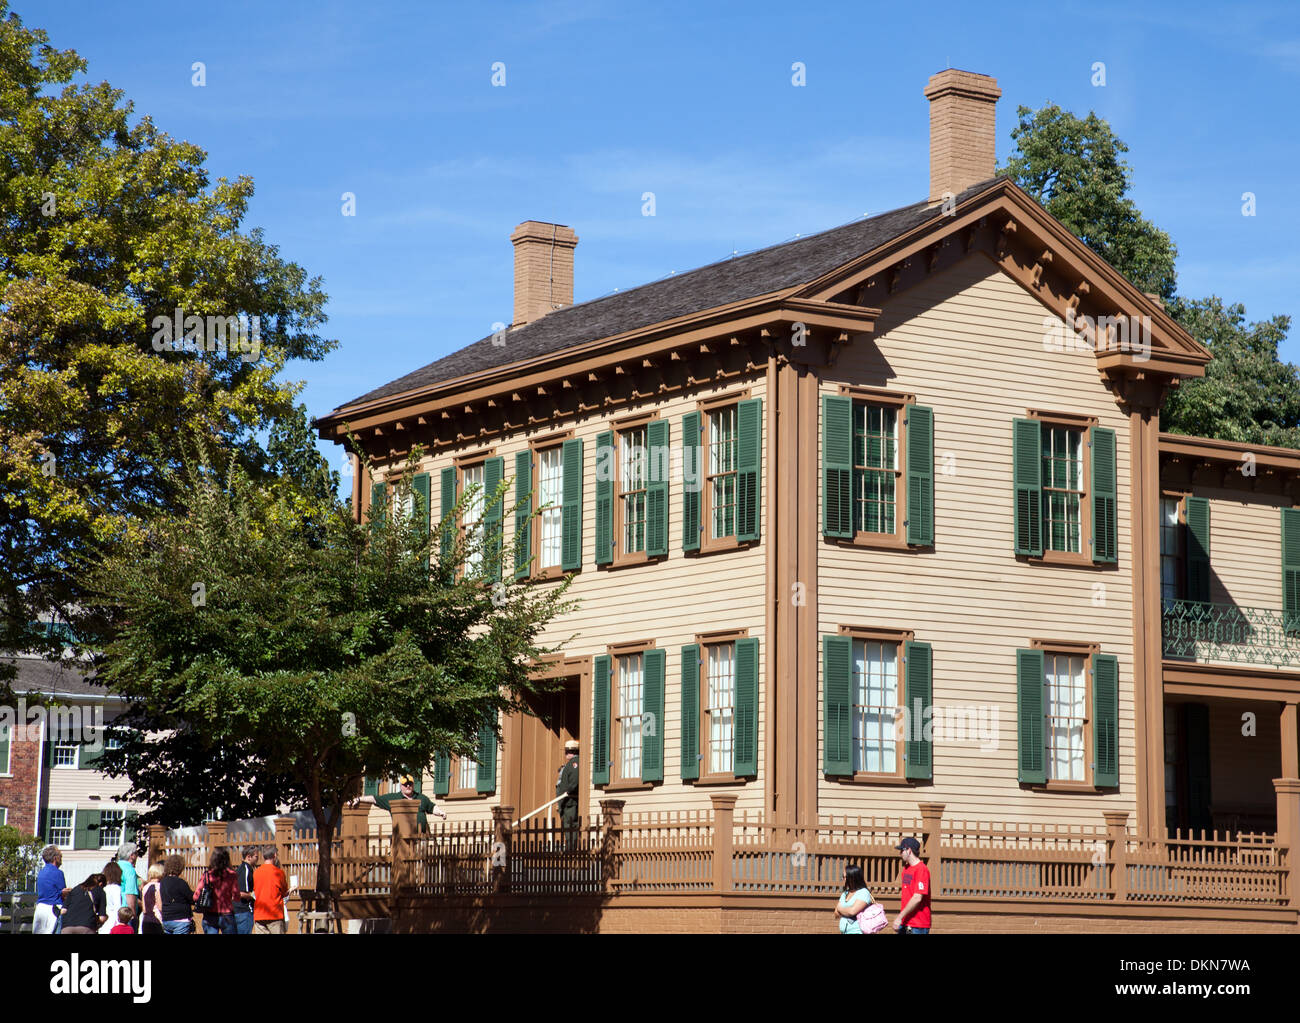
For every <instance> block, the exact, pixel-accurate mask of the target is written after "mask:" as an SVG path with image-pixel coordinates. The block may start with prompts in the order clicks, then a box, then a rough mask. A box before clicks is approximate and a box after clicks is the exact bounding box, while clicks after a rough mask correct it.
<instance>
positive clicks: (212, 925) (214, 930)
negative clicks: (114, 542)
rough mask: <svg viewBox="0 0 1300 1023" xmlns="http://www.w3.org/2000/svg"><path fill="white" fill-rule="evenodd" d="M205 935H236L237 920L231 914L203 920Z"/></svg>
mask: <svg viewBox="0 0 1300 1023" xmlns="http://www.w3.org/2000/svg"><path fill="white" fill-rule="evenodd" d="M203 933H204V934H234V933H235V918H234V917H233V916H232V915H231V914H229V913H221V914H217V915H213V916H205V917H204V918H203Z"/></svg>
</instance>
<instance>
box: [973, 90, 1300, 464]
mask: <svg viewBox="0 0 1300 1023" xmlns="http://www.w3.org/2000/svg"><path fill="white" fill-rule="evenodd" d="M1016 113H1017V117H1018V119H1019V120H1018V122H1017V125H1016V127H1015V128H1014V129H1013V130H1012V132H1011V138H1012V139H1013V141H1014V142H1015V144H1016V148H1015V150H1014V152H1013V153H1012V155H1011V158H1010V159H1009V160H1008V161H1007V164H1006V166H1005V167H1003V168H1002V169H1001V170H1000V171H999V173H1000V174H1009V175H1010V176H1011V177H1012V178H1013V179H1014V180H1015V182H1016V184H1018V185H1019V186H1020V187H1021V188H1023V189H1024V190H1025V191H1026V192H1028V193H1029V194H1030V195H1032V196H1033V197H1034V198H1035V199H1037V200H1038V202H1039V203H1040V204H1041V205H1042V206H1043V208H1044V209H1046V210H1047V212H1048V213H1050V214H1051V215H1052V216H1054V217H1055V218H1056V219H1057V220H1059V221H1061V223H1063V224H1064V225H1065V226H1066V227H1067V228H1069V229H1070V230H1071V231H1073V232H1074V233H1075V234H1076V235H1077V236H1078V237H1079V238H1080V239H1081V240H1083V241H1084V242H1085V243H1086V244H1087V245H1088V247H1089V248H1091V249H1092V250H1093V251H1094V252H1096V253H1097V254H1098V255H1099V256H1101V257H1102V258H1103V259H1105V260H1106V261H1107V262H1108V263H1110V265H1111V266H1113V267H1114V268H1115V269H1116V270H1118V271H1119V272H1120V273H1122V274H1123V275H1124V276H1125V277H1127V278H1128V279H1129V280H1130V281H1131V282H1132V283H1133V284H1135V285H1137V287H1139V288H1140V289H1141V290H1142V291H1146V292H1151V293H1154V294H1158V295H1160V297H1161V298H1162V299H1163V300H1164V301H1165V307H1166V309H1167V311H1168V312H1169V314H1170V315H1171V316H1172V317H1173V318H1174V319H1175V320H1177V321H1178V322H1179V323H1180V324H1181V325H1182V326H1183V327H1184V328H1185V329H1186V330H1187V331H1188V333H1190V334H1191V335H1192V336H1193V337H1194V338H1195V339H1196V340H1197V341H1199V342H1200V343H1201V344H1203V345H1205V346H1206V348H1208V349H1209V350H1210V352H1211V354H1213V356H1214V360H1213V361H1212V362H1211V363H1210V364H1209V366H1208V367H1206V372H1205V377H1204V378H1203V379H1193V380H1187V381H1184V382H1183V383H1182V385H1181V386H1180V387H1178V388H1176V389H1171V390H1170V391H1169V393H1168V394H1167V395H1166V397H1165V404H1164V408H1163V410H1162V413H1161V425H1162V427H1163V428H1164V429H1166V430H1168V431H1170V432H1172V433H1186V434H1193V435H1196V436H1201V437H1216V438H1219V439H1221V440H1232V441H1239V442H1242V443H1252V444H1276V445H1282V446H1286V447H1300V371H1298V370H1297V367H1296V366H1294V365H1293V364H1292V363H1289V362H1282V360H1281V358H1280V357H1279V346H1280V345H1281V344H1282V342H1283V341H1285V340H1286V336H1287V331H1288V330H1289V329H1290V326H1291V319H1290V317H1289V316H1274V317H1272V318H1271V319H1268V320H1261V321H1259V322H1256V323H1252V324H1250V325H1247V324H1246V311H1245V309H1244V307H1242V306H1241V305H1226V304H1225V303H1224V302H1223V300H1222V299H1220V298H1219V297H1217V296H1210V297H1209V298H1203V299H1188V298H1185V297H1181V296H1178V295H1176V294H1175V284H1176V281H1177V276H1176V272H1175V268H1174V262H1175V259H1176V258H1177V255H1178V250H1177V249H1176V248H1175V246H1174V244H1173V242H1172V241H1170V238H1169V235H1167V234H1165V232H1164V231H1161V230H1160V229H1159V228H1157V227H1156V226H1155V225H1154V224H1152V223H1151V222H1150V221H1148V220H1146V219H1145V218H1144V217H1143V216H1142V214H1141V212H1140V211H1139V210H1138V209H1137V207H1136V206H1135V205H1134V204H1133V201H1132V200H1131V199H1130V198H1129V197H1128V192H1129V188H1130V185H1131V178H1130V169H1129V166H1128V164H1127V163H1125V162H1124V161H1123V160H1122V158H1121V154H1123V153H1126V152H1128V146H1126V145H1125V144H1124V143H1123V142H1122V141H1121V140H1120V139H1119V138H1117V137H1116V136H1115V134H1114V132H1113V131H1111V128H1110V125H1109V124H1108V123H1107V122H1106V121H1105V120H1103V119H1101V118H1099V117H1098V116H1097V115H1096V114H1095V113H1091V112H1090V113H1089V114H1088V116H1087V117H1086V118H1079V117H1077V116H1075V115H1074V114H1072V113H1070V112H1068V111H1064V110H1062V109H1061V108H1060V107H1058V106H1055V105H1054V104H1049V105H1047V106H1045V107H1043V108H1042V109H1040V110H1036V111H1034V110H1030V109H1029V108H1028V107H1020V108H1019V109H1018V110H1017V112H1016Z"/></svg>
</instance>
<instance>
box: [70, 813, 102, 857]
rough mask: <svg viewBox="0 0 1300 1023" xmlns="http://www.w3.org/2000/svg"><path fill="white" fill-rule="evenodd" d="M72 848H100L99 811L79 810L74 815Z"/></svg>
mask: <svg viewBox="0 0 1300 1023" xmlns="http://www.w3.org/2000/svg"><path fill="white" fill-rule="evenodd" d="M72 826H73V834H72V848H74V849H98V848H99V811H98V810H78V811H76V812H75V813H74V814H73V815H72Z"/></svg>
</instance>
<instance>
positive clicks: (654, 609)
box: [421, 372, 771, 819]
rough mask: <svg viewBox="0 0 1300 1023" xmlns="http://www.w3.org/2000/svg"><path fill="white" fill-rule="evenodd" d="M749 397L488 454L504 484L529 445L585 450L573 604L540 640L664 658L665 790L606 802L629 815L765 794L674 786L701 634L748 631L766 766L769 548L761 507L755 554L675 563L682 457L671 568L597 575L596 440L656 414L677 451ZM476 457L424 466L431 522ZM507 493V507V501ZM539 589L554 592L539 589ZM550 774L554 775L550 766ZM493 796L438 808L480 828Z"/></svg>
mask: <svg viewBox="0 0 1300 1023" xmlns="http://www.w3.org/2000/svg"><path fill="white" fill-rule="evenodd" d="M746 388H747V389H748V390H749V396H750V397H752V398H763V399H764V400H765V401H766V400H767V396H766V378H765V376H764V374H763V373H762V372H759V373H755V374H752V375H751V376H748V377H746V378H737V379H735V380H731V381H727V382H726V383H725V384H724V385H720V386H716V387H699V388H696V389H695V390H693V391H691V392H689V393H687V394H684V395H677V396H673V397H672V398H669V399H667V400H663V401H650V402H646V403H644V404H643V405H641V406H639V407H637V406H623V407H620V408H619V409H618V411H617V413H615V414H614V415H611V416H600V415H588V416H583V417H581V418H577V419H570V420H565V421H562V422H559V423H556V424H550V425H548V426H547V427H546V428H545V429H538V430H534V431H530V432H522V433H519V434H517V435H515V436H512V437H509V438H507V439H505V440H499V441H497V442H495V443H494V444H492V447H493V449H494V454H496V455H499V456H501V457H503V458H504V459H505V466H504V470H505V475H506V476H507V477H511V476H513V475H514V458H515V452H517V451H519V450H521V449H524V448H526V447H527V446H528V443H529V440H530V439H531V438H532V437H535V436H547V435H550V434H552V433H554V432H555V431H556V430H572V431H573V436H575V437H580V438H581V439H582V441H583V459H584V483H583V509H582V547H583V557H582V571H581V572H579V573H577V576H576V578H575V580H574V583H573V585H572V587H571V588H570V589H569V596H570V597H573V598H575V599H577V600H579V601H580V602H581V603H580V606H579V608H578V609H577V611H575V612H574V613H572V614H570V615H568V616H566V617H564V618H562V619H560V620H558V621H557V622H556V623H554V625H553V626H552V627H551V628H550V629H549V630H547V631H546V633H545V634H544V639H543V641H544V642H548V643H549V642H560V641H562V640H567V639H568V637H570V636H573V638H572V640H570V641H568V642H567V643H566V645H565V647H564V654H565V655H566V656H568V657H588V656H595V655H598V654H603V653H605V650H606V647H607V646H608V645H609V644H611V643H623V642H628V641H634V640H654V641H655V645H656V646H658V647H660V648H661V649H663V650H665V651H666V652H667V657H666V666H665V680H664V681H665V685H664V714H665V718H666V720H665V721H664V722H663V723H662V731H663V735H664V782H663V784H662V785H656V786H655V787H654V788H653V789H652V790H650V791H643V792H619V793H610V796H611V797H614V796H616V797H617V798H619V799H623V800H625V801H626V804H627V805H626V807H625V811H626V812H639V811H642V810H668V809H705V808H707V807H709V806H710V805H711V803H710V800H709V796H710V795H711V794H713V793H715V792H734V793H736V794H737V795H738V796H739V800H738V802H737V808H738V809H741V810H744V809H749V810H761V809H762V807H763V790H762V788H761V786H762V785H763V784H764V779H763V777H762V774H761V773H760V776H759V778H758V779H757V780H755V781H751V782H749V783H748V784H743V785H736V786H734V787H733V786H722V787H718V786H708V787H705V786H700V787H698V788H697V787H695V786H693V785H682V784H681V781H680V779H679V777H678V776H679V773H680V771H679V765H680V762H681V746H680V734H681V706H680V700H681V696H680V688H679V687H680V681H681V647H682V646H683V645H685V644H687V643H693V642H694V641H695V636H696V634H697V633H700V632H711V631H717V630H722V629H743V628H747V629H749V635H750V636H752V637H755V638H757V639H758V640H759V682H758V705H759V722H758V734H759V740H758V763H759V765H760V772H761V765H762V764H763V762H764V759H763V758H764V756H765V753H766V742H765V735H764V729H765V727H766V716H765V707H764V704H765V698H764V695H763V694H764V687H765V686H766V678H765V662H766V654H765V648H766V642H767V640H766V636H765V628H764V622H765V615H764V611H765V607H764V590H765V585H766V580H765V561H764V559H765V547H766V545H767V544H768V543H770V542H771V536H770V531H769V528H768V522H767V516H766V497H764V500H763V501H762V502H760V504H761V505H762V506H763V512H762V513H761V514H762V520H761V523H762V524H761V537H762V539H761V541H760V543H759V544H758V545H757V546H755V547H753V548H752V549H746V550H736V551H727V552H722V553H716V554H705V555H701V556H694V555H692V556H689V557H687V556H685V555H683V553H682V542H681V532H682V515H681V495H682V490H681V487H682V483H681V481H680V468H679V467H680V460H679V459H680V456H679V455H678V456H677V457H675V458H674V470H673V471H674V474H675V476H676V477H677V478H674V480H673V481H672V483H671V485H670V488H669V498H668V507H669V512H668V558H667V561H666V562H664V563H657V564H646V565H637V566H631V567H627V568H614V569H609V568H603V567H602V568H600V569H598V568H597V566H596V553H595V552H596V477H595V473H596V437H597V435H599V434H600V433H601V432H603V431H605V430H608V429H612V428H613V426H612V423H613V420H614V419H625V418H627V417H628V416H632V415H635V414H636V413H638V412H640V411H656V412H658V414H659V417H660V418H661V419H666V420H668V422H669V442H670V444H671V445H672V446H673V448H674V449H676V450H678V451H680V446H681V443H682V436H681V417H682V416H683V415H685V414H686V413H688V412H693V411H695V410H696V403H697V401H699V400H700V399H701V398H706V397H709V396H712V395H722V394H729V393H732V392H736V391H740V390H742V389H746ZM762 440H763V448H764V450H765V451H766V449H767V447H768V443H769V440H770V438H769V437H768V424H767V419H766V410H765V414H764V417H763V438H762ZM482 449H483V445H481V444H467V445H464V446H460V447H456V448H451V449H448V450H447V451H446V452H443V453H441V454H439V455H438V456H437V457H436V458H430V459H426V460H425V462H424V463H422V465H421V471H424V472H429V473H431V479H430V484H431V486H430V489H431V495H432V503H433V520H434V522H435V523H436V522H437V521H438V519H439V518H441V515H442V509H441V508H440V507H439V472H440V471H441V470H442V468H443V467H444V466H447V465H450V464H452V462H453V460H454V458H455V457H457V456H459V455H462V454H465V453H468V452H472V451H479V450H482ZM770 478H771V477H770V475H769V473H768V468H767V465H766V458H765V459H764V466H763V484H762V485H763V494H764V495H766V494H767V487H768V486H769V485H770V484H769V479H770ZM513 493H514V491H513V487H512V488H511V491H510V495H509V498H508V500H510V501H512V500H513ZM506 518H507V521H506V523H505V540H506V543H509V542H510V540H511V538H512V537H513V534H514V519H513V517H512V516H506ZM541 585H555V584H548V583H543V584H541ZM591 711H592V708H591V706H590V704H589V703H588V704H587V705H585V706H583V708H582V714H583V720H582V732H583V734H582V736H581V742H582V748H583V758H582V763H583V767H582V774H583V778H584V779H585V780H586V781H587V782H588V783H589V782H590V778H591V763H590V760H589V759H588V757H587V755H588V753H589V751H590V748H591ZM505 755H506V754H505V751H504V750H501V751H498V761H497V765H498V771H497V774H498V786H499V784H500V781H499V780H500V777H501V764H502V759H501V758H502V757H503V756H505ZM556 766H557V767H558V766H559V765H556ZM425 790H426V791H427V792H429V793H432V791H433V779H432V777H429V778H427V779H426V781H425ZM589 795H590V806H591V809H592V811H593V813H594V812H596V810H597V808H598V805H599V800H600V799H601V798H602V796H603V795H604V793H603V792H602V791H601V790H599V789H596V788H594V787H593V788H591V790H590V793H589ZM499 801H500V799H499V795H494V796H491V797H483V798H478V799H472V800H463V801H461V800H447V801H443V800H440V801H439V802H440V804H441V805H442V806H443V808H444V809H445V810H446V811H447V813H448V815H449V816H450V817H451V818H452V819H462V818H474V819H481V818H483V817H484V816H486V815H487V813H488V808H489V807H491V806H493V805H495V804H497V803H499Z"/></svg>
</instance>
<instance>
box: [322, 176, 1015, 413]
mask: <svg viewBox="0 0 1300 1023" xmlns="http://www.w3.org/2000/svg"><path fill="white" fill-rule="evenodd" d="M1000 180H1002V179H1001V178H991V179H990V180H988V181H984V182H981V183H979V184H977V185H972V186H971V187H970V188H968V189H966V190H965V191H964V192H962V193H961V194H960V195H959V196H957V201H958V202H959V203H960V202H964V201H965V200H966V199H968V198H970V197H971V196H974V195H976V194H978V193H979V192H982V191H984V190H985V189H987V188H989V187H990V186H992V185H994V184H996V183H997V182H998V181H1000ZM942 215H943V209H942V207H939V206H930V205H928V204H927V203H924V202H919V203H915V204H913V205H911V206H904V207H902V208H901V209H896V210H891V211H890V212H888V213H881V214H879V215H878V216H875V217H869V218H867V219H865V220H856V221H854V222H853V223H851V224H844V225H843V226H841V227H835V228H831V229H830V230H829V231H822V232H821V233H820V234H812V235H808V236H807V237H806V238H797V239H795V240H794V241H791V242H785V243H783V244H781V245H773V246H770V247H769V248H766V249H759V250H758V251H757V252H750V253H746V254H745V255H743V256H736V257H733V258H731V259H724V260H721V261H719V262H717V263H710V264H708V265H707V266H702V267H699V268H698V269H695V270H688V271H686V272H685V273H680V274H675V275H674V276H672V277H668V278H666V279H664V280H661V281H655V282H654V283H652V284H643V285H641V286H640V287H637V288H631V289H629V290H627V291H620V292H617V293H615V294H613V295H606V296H605V297H603V298H597V299H592V300H591V301H590V302H580V303H578V304H577V305H571V306H566V307H565V308H563V309H558V310H556V311H555V312H553V313H549V314H547V315H546V316H544V317H542V318H541V319H540V320H535V321H533V322H532V323H528V324H525V325H524V326H522V327H520V328H519V329H518V330H512V331H511V332H510V343H509V345H506V346H502V345H494V344H493V343H492V336H491V335H488V336H487V337H485V338H482V339H481V340H479V341H475V342H474V343H473V344H471V345H467V346H466V347H464V348H462V349H460V350H459V351H456V352H452V353H451V354H450V355H445V356H443V357H442V358H441V359H438V360H436V361H434V362H431V363H429V364H428V365H427V366H424V367H422V368H420V369H417V370H415V371H414V372H413V373H407V374H406V375H405V376H403V377H398V378H397V379H396V380H394V381H392V382H391V383H387V384H384V386H382V387H377V388H375V390H373V391H368V392H367V393H365V394H363V395H361V396H360V397H357V398H353V399H352V400H351V401H349V402H347V403H346V404H344V405H341V406H340V407H339V409H336V410H335V411H336V412H337V411H339V410H341V409H347V408H350V407H352V406H354V405H360V404H363V403H366V402H370V401H374V400H376V399H379V398H387V397H390V396H392V395H395V394H401V393H403V392H405V391H415V390H419V389H421V388H425V387H429V386H432V385H434V384H438V383H442V382H443V381H446V380H454V379H455V378H456V377H462V376H468V375H469V374H472V373H479V372H482V371H483V370H487V369H492V368H494V367H496V366H502V365H505V364H506V363H510V362H517V361H519V360H521V359H530V358H535V357H537V356H540V355H549V354H551V353H553V352H560V351H563V350H564V349H565V348H569V347H572V346H574V345H578V344H582V343H583V342H586V341H595V340H599V339H600V338H604V337H612V336H613V335H615V334H621V333H623V332H624V331H628V330H635V329H637V328H638V327H646V326H649V325H651V324H654V323H661V322H663V321H664V320H671V319H673V318H675V317H678V316H687V315H689V314H691V313H696V312H700V311H702V310H704V309H712V308H715V307H717V306H721V305H726V304H728V303H730V302H739V301H742V300H744V299H747V298H755V297H757V296H759V295H766V294H769V293H771V292H774V291H780V290H781V289H783V288H790V287H794V286H795V285H798V284H802V283H805V282H807V281H812V280H815V279H816V278H818V277H820V276H821V275H822V274H825V273H829V272H830V271H831V270H834V269H835V268H836V267H838V266H843V265H844V264H845V263H848V262H849V261H850V260H852V259H855V258H856V257H858V256H860V255H862V254H863V253H865V252H870V251H871V250H872V249H876V248H879V247H880V246H881V245H884V244H886V243H887V242H889V241H892V240H893V239H894V238H897V237H898V236H899V235H901V234H905V233H907V232H908V231H910V230H912V229H913V228H916V227H919V226H921V225H922V224H924V223H926V222H927V221H930V220H934V219H936V218H937V217H940V216H942Z"/></svg>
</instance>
